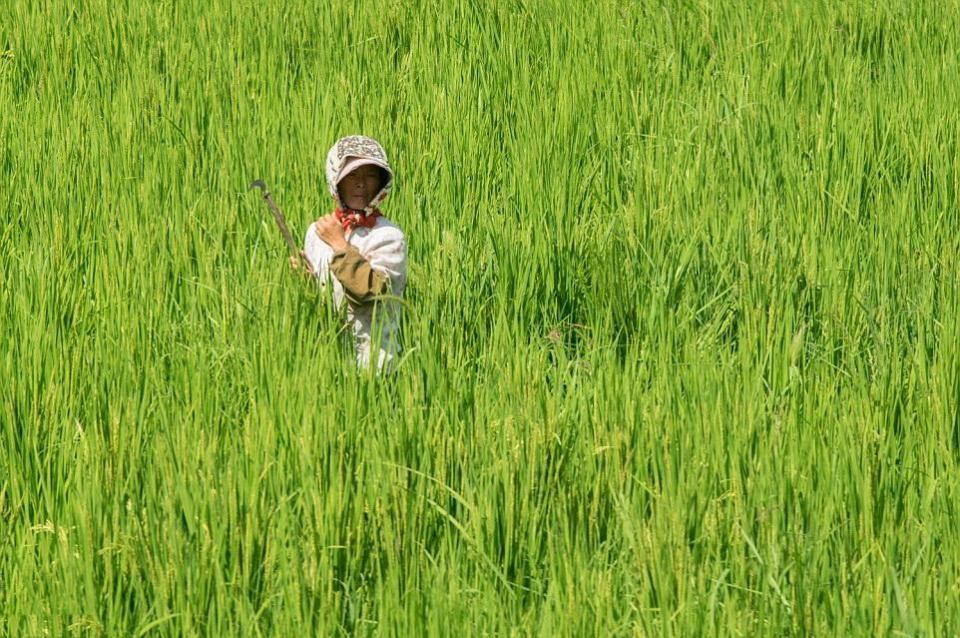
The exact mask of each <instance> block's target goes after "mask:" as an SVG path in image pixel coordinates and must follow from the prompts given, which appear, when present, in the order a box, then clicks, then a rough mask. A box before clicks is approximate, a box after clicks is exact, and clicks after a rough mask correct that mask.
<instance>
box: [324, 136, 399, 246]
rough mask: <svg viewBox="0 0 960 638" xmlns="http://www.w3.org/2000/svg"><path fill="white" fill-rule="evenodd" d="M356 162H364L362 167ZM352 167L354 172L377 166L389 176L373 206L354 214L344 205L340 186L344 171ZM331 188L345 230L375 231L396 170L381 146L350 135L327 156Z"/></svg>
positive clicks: (338, 216)
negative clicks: (381, 206)
mask: <svg viewBox="0 0 960 638" xmlns="http://www.w3.org/2000/svg"><path fill="white" fill-rule="evenodd" d="M354 160H361V161H360V162H359V163H358V162H355V161H354ZM348 163H349V164H350V166H351V169H350V170H354V169H356V168H358V167H359V166H362V165H364V164H373V165H374V166H379V167H380V168H381V169H383V171H384V173H385V174H386V176H387V179H386V181H385V183H384V184H383V187H382V188H381V189H380V192H378V193H377V194H376V195H374V197H373V199H371V200H370V203H369V204H367V206H366V208H364V209H363V210H352V209H349V208H347V207H346V206H344V204H343V202H341V201H340V194H339V193H338V192H337V184H339V183H340V180H341V179H343V177H344V176H345V175H346V174H347V172H345V171H344V168H345V167H346V166H347V164H348ZM326 175H327V188H328V189H329V190H330V196H331V197H333V201H335V202H336V203H337V211H336V214H337V219H339V220H340V223H342V224H343V227H344V229H347V228H355V227H357V226H364V227H367V228H369V227H371V226H373V224H374V223H375V222H376V218H377V217H379V216H380V209H379V208H378V206H379V205H380V204H381V203H382V202H383V200H385V199H386V198H387V195H388V194H389V193H390V189H391V188H392V187H393V169H391V168H390V163H389V162H388V161H387V154H386V152H385V151H384V150H383V147H382V146H380V143H379V142H377V140H375V139H373V138H372V137H366V136H365V135H348V136H347V137H341V138H340V139H339V140H337V143H336V144H334V145H333V148H331V149H330V152H329V153H327V165H326Z"/></svg>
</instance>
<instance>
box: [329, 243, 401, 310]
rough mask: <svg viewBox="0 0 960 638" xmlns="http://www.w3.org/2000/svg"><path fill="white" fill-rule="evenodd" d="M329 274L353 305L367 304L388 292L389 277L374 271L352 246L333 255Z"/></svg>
mask: <svg viewBox="0 0 960 638" xmlns="http://www.w3.org/2000/svg"><path fill="white" fill-rule="evenodd" d="M330 272H331V273H332V274H333V276H334V277H336V278H337V279H338V280H339V281H340V284H341V285H342V286H343V290H344V292H346V294H347V297H349V298H350V300H351V301H353V302H354V303H367V302H369V301H372V300H373V299H375V298H376V297H379V296H380V295H384V294H386V293H388V292H389V291H390V279H389V277H387V275H386V274H385V273H383V272H380V271H379V270H375V269H374V268H373V267H372V266H371V265H370V262H369V261H367V260H366V259H364V258H363V255H361V254H360V252H359V251H358V250H357V249H356V248H355V247H354V246H349V245H348V246H347V247H346V248H344V249H341V250H338V251H336V252H335V253H333V257H332V258H331V259H330Z"/></svg>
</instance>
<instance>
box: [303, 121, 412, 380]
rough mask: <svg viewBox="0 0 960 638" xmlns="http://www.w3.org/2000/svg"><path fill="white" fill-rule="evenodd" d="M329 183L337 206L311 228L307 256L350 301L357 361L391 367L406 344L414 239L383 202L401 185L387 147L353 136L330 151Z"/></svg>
mask: <svg viewBox="0 0 960 638" xmlns="http://www.w3.org/2000/svg"><path fill="white" fill-rule="evenodd" d="M326 173H327V186H328V187H329V190H330V196H331V197H333V201H334V204H335V206H336V208H335V210H334V211H333V212H332V213H330V214H329V215H324V216H323V217H321V218H320V219H318V220H317V221H315V222H314V223H313V224H311V225H310V228H308V229H307V235H306V238H305V239H304V246H303V253H304V255H305V256H306V257H307V258H308V260H309V263H310V264H312V265H313V274H314V275H316V277H317V278H318V279H319V280H320V283H321V285H323V286H325V285H326V283H327V282H328V281H330V282H332V284H333V300H334V303H335V304H336V305H337V307H338V308H342V307H343V303H344V300H346V302H347V303H346V306H347V308H346V310H347V323H348V324H349V325H350V326H352V328H353V337H354V346H355V348H356V353H357V365H358V366H360V367H361V368H368V367H369V366H370V365H371V361H373V362H374V363H375V365H376V368H377V371H378V372H382V371H390V370H392V369H393V367H394V366H395V365H396V363H397V356H398V354H399V351H400V346H399V343H398V341H397V330H398V328H399V320H400V303H399V302H398V299H399V298H400V297H402V296H403V289H404V286H405V285H406V282H407V241H406V238H405V237H404V235H403V231H401V230H400V229H399V228H398V227H397V225H396V224H394V223H393V222H391V221H390V220H388V219H387V218H386V217H384V216H383V215H382V214H381V213H380V209H379V208H378V206H379V205H380V204H381V203H382V202H383V200H384V199H386V197H387V194H388V193H389V192H390V189H391V187H392V186H393V171H392V170H391V168H390V164H389V163H388V162H387V154H386V153H385V152H384V150H383V147H381V146H380V144H379V143H378V142H377V141H376V140H374V139H372V138H369V137H364V136H362V135H350V136H348V137H344V138H341V139H339V140H337V143H336V144H334V145H333V148H331V149H330V152H329V153H328V154H327V165H326Z"/></svg>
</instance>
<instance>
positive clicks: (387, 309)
mask: <svg viewBox="0 0 960 638" xmlns="http://www.w3.org/2000/svg"><path fill="white" fill-rule="evenodd" d="M315 226H316V224H310V227H309V228H308V229H307V233H306V236H305V237H304V242H303V251H304V253H306V255H307V258H308V259H309V260H310V263H311V264H313V267H314V274H315V275H316V276H317V278H318V279H319V281H320V285H321V286H326V284H327V282H331V283H332V285H333V300H334V303H335V304H336V305H337V308H342V307H343V305H344V302H346V306H347V313H346V314H347V323H348V324H349V325H350V326H351V327H352V329H353V336H354V346H355V349H356V354H357V365H358V366H360V367H361V368H367V367H368V366H369V365H370V361H371V350H372V349H374V348H376V349H377V357H376V364H377V370H378V371H389V370H391V369H392V368H393V367H394V366H395V365H396V363H397V357H398V356H399V354H400V344H399V340H398V331H399V328H400V312H401V304H400V302H399V299H400V298H402V297H403V290H404V288H405V287H406V284H407V240H406V237H404V235H403V231H401V230H400V228H399V227H398V226H397V225H396V224H394V223H393V222H391V221H390V220H388V219H386V218H385V217H378V218H377V221H376V224H375V225H374V226H373V228H362V227H359V228H356V229H354V230H353V231H351V232H350V233H349V234H348V235H347V243H348V244H350V245H351V246H353V247H354V248H356V249H357V251H358V252H359V253H360V255H361V256H362V257H363V258H364V259H366V260H367V261H368V262H369V263H370V267H371V268H372V269H373V270H376V271H378V272H380V273H383V274H384V275H386V277H387V279H388V281H389V293H388V295H389V296H388V297H386V298H381V299H377V300H373V301H368V302H365V303H356V302H354V301H353V300H351V299H350V298H349V297H348V296H347V294H346V292H345V290H344V287H343V284H342V283H341V282H340V281H339V280H338V279H337V278H336V277H335V276H334V275H333V274H332V273H331V269H330V262H331V260H332V259H333V257H334V255H335V254H336V253H335V251H334V250H333V249H332V248H331V247H330V246H329V245H328V244H327V243H326V242H325V241H323V240H322V239H320V237H318V236H317V233H316V231H315Z"/></svg>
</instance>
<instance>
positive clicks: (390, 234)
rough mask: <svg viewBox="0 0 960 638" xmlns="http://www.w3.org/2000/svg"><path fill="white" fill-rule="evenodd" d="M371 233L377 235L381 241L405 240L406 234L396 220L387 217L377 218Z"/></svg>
mask: <svg viewBox="0 0 960 638" xmlns="http://www.w3.org/2000/svg"><path fill="white" fill-rule="evenodd" d="M370 234H371V235H376V236H377V238H378V239H380V240H381V241H388V240H391V241H392V240H401V241H402V240H404V239H406V236H405V235H404V234H403V231H402V230H401V229H400V227H399V226H397V224H396V223H395V222H393V221H392V220H390V219H387V218H386V217H383V216H380V217H378V218H377V223H376V224H374V226H373V228H371V229H370Z"/></svg>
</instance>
